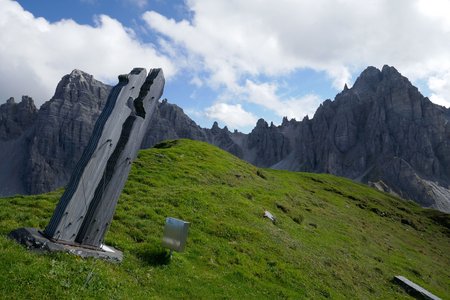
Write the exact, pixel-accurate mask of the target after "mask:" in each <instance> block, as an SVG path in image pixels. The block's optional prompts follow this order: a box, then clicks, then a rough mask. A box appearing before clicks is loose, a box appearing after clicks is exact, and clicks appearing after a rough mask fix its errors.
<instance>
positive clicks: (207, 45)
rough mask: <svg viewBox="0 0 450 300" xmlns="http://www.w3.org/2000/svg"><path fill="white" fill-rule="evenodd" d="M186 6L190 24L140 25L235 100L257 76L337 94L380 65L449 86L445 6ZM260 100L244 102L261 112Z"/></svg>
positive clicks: (401, 0) (349, 2)
mask: <svg viewBox="0 0 450 300" xmlns="http://www.w3.org/2000/svg"><path fill="white" fill-rule="evenodd" d="M187 6H188V8H189V9H190V10H191V12H192V15H191V16H192V18H191V19H190V20H181V21H175V20H173V19H170V18H167V17H165V16H163V15H161V14H159V13H157V12H154V11H149V12H146V13H145V14H144V16H143V18H144V20H145V21H146V22H147V24H148V26H149V27H150V28H151V29H153V30H154V31H156V32H158V33H159V34H161V35H163V36H164V37H165V42H166V43H169V44H172V45H173V48H174V49H181V51H178V52H177V54H176V56H178V57H179V56H185V55H189V56H190V58H191V60H190V61H191V64H195V65H199V66H202V69H201V71H202V72H204V73H203V76H202V78H201V79H202V81H203V82H206V83H208V84H209V85H210V86H212V87H225V88H226V89H227V91H228V92H230V91H231V92H235V93H236V94H242V89H243V88H249V87H252V85H251V84H250V86H249V84H248V81H246V79H252V80H256V79H258V78H259V76H264V77H265V78H267V81H266V82H267V83H268V84H269V87H271V88H272V90H277V87H276V86H275V87H274V85H276V80H273V79H274V78H277V77H278V76H286V75H289V74H290V73H291V72H294V71H296V70H301V69H313V70H316V71H321V72H326V74H327V75H328V76H329V77H330V78H331V80H332V82H333V85H334V86H335V87H336V89H338V90H340V89H342V87H343V85H344V83H351V80H352V77H354V76H355V75H358V74H355V73H356V72H359V71H361V70H362V69H363V68H365V67H366V66H368V65H374V66H376V67H381V66H382V65H384V64H389V65H393V66H395V67H397V68H398V69H399V70H400V71H401V72H402V73H403V74H404V75H405V76H408V77H409V78H410V79H412V80H413V81H414V80H425V81H426V80H428V79H429V78H432V77H433V76H434V77H437V78H440V80H445V81H446V82H447V80H449V78H448V77H446V76H445V74H447V73H448V70H449V69H450V56H449V55H448V49H450V21H449V20H450V18H448V12H449V7H450V1H449V0H397V1H390V0H368V1H359V0H334V1H333V0H316V1H309V0H297V1H289V0H280V1H277V2H276V4H275V3H272V4H271V3H270V2H269V1H267V2H261V1H259V0H246V1H240V0H216V1H209V0H188V1H187ZM192 58H195V60H192ZM205 74H206V75H205ZM196 76H200V75H198V74H197V75H196ZM200 77H201V76H200ZM429 82H430V83H432V82H433V80H431V81H429ZM441 85H443V86H447V83H444V84H441ZM267 87H268V86H266V88H267ZM260 88H264V86H260ZM430 88H431V89H432V91H433V93H434V95H436V96H435V97H434V99H437V97H440V98H442V99H450V93H449V92H448V90H447V89H446V88H439V89H433V88H432V87H431V86H430ZM272 96H275V98H277V97H278V98H279V95H277V94H276V93H275V95H274V93H272ZM262 99H263V98H260V100H257V99H250V101H252V102H258V101H259V102H260V104H261V105H263V106H264V105H266V106H267V104H265V103H264V102H263V101H268V100H267V99H266V100H262ZM269 102H270V101H269ZM310 102H311V103H313V102H314V101H310ZM288 103H290V102H289V101H288ZM292 103H294V104H292V108H295V107H299V106H301V105H298V103H300V100H299V101H292ZM273 109H275V107H274V108H273Z"/></svg>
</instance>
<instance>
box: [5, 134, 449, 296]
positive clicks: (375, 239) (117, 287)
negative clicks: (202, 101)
mask: <svg viewBox="0 0 450 300" xmlns="http://www.w3.org/2000/svg"><path fill="white" fill-rule="evenodd" d="M61 192H62V191H61V190H59V191H57V192H53V193H50V194H44V195H37V196H18V197H11V198H4V199H0V269H1V270H3V272H0V295H3V296H5V297H7V298H9V299H34V298H38V297H40V298H42V296H43V295H45V296H44V298H51V299H65V298H72V297H73V296H74V295H76V297H77V298H81V299H86V298H95V299H103V298H107V299H110V298H115V299H152V298H162V299H179V298H184V299H186V298H195V299H279V298H288V299H305V298H307V299H323V298H332V299H336V298H337V299H340V298H342V299H410V297H409V296H408V295H407V294H406V293H405V291H404V290H403V289H401V288H400V287H398V286H397V285H395V284H394V283H392V281H391V280H392V278H393V276H394V275H399V274H401V275H403V276H406V277H407V278H409V279H410V280H412V281H414V282H416V283H418V284H420V285H421V286H423V287H425V288H426V289H428V290H429V291H431V292H433V293H434V294H436V295H438V296H440V297H442V298H443V299H445V297H448V295H450V290H449V287H450V285H449V278H450V269H449V268H448V266H449V265H450V253H449V252H448V249H449V248H450V235H449V234H450V231H449V221H450V220H449V215H447V214H444V213H440V212H438V211H434V210H425V209H422V208H420V207H419V206H418V205H416V204H415V203H413V202H408V201H404V200H401V199H399V198H396V197H394V196H391V195H388V194H385V193H381V192H378V191H376V190H374V189H372V188H369V187H367V186H365V185H362V184H358V183H355V182H353V181H350V180H348V179H344V178H338V177H335V176H332V175H327V174H311V173H298V172H295V173H294V172H288V171H278V170H271V169H258V168H256V167H254V166H252V165H250V164H248V163H246V162H244V161H242V160H239V159H238V158H236V157H235V156H232V155H230V154H228V153H227V152H225V151H222V150H220V149H218V148H217V147H214V146H211V145H208V144H206V143H202V142H196V141H191V140H179V141H169V142H165V143H162V144H159V145H157V146H156V147H155V148H152V149H148V150H142V151H141V152H140V154H139V157H138V159H137V160H136V161H135V162H134V164H133V167H132V170H131V173H130V176H129V178H128V181H127V184H126V186H125V188H124V190H123V193H122V195H121V198H120V200H119V203H118V206H117V212H116V214H115V217H114V220H113V222H112V225H111V228H110V231H109V233H108V235H107V237H106V243H107V244H108V245H112V246H114V247H117V248H119V249H121V250H122V251H123V252H124V261H123V262H122V264H120V265H114V264H111V263H106V262H102V261H94V260H84V259H79V258H77V257H74V256H70V255H68V254H60V255H55V254H53V255H39V254H35V253H30V252H28V251H27V250H26V249H25V248H23V247H22V246H20V245H18V244H16V243H15V242H14V241H12V240H9V239H7V238H6V234H7V233H8V232H9V231H11V230H13V229H16V228H17V227H20V226H33V227H38V228H43V227H45V225H46V224H47V222H48V221H49V219H50V216H51V214H52V211H53V209H54V208H55V205H56V203H57V200H58V197H59V196H60V195H61ZM265 210H268V211H269V212H271V213H272V214H273V215H274V216H275V217H276V222H275V223H272V222H271V221H270V220H269V219H267V218H264V217H263V214H264V211H265ZM167 216H171V217H176V218H180V219H183V220H186V221H189V222H190V223H191V226H190V229H189V237H188V241H187V247H186V251H185V252H184V253H174V256H173V258H172V260H169V259H168V255H167V252H165V251H164V250H163V249H161V247H160V243H161V239H162V233H163V226H164V221H165V218H166V217H167Z"/></svg>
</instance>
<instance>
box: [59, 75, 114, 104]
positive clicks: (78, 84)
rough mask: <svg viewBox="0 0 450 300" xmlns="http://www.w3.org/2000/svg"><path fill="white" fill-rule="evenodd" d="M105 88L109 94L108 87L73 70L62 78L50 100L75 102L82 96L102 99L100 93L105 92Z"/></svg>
mask: <svg viewBox="0 0 450 300" xmlns="http://www.w3.org/2000/svg"><path fill="white" fill-rule="evenodd" d="M105 87H107V89H108V92H109V89H110V87H109V86H108V85H105V84H104V83H102V82H100V81H98V80H96V79H94V77H93V76H92V75H90V74H87V73H85V72H83V71H81V70H78V69H75V70H73V71H72V72H71V73H70V74H67V75H65V76H63V78H62V79H61V81H60V82H59V83H58V86H57V87H56V91H55V94H54V96H53V98H52V99H64V100H66V101H71V102H77V101H79V100H80V98H83V96H82V95H83V94H88V95H94V96H95V97H97V98H103V96H104V95H103V94H102V92H103V91H104V90H105ZM81 100H82V99H81ZM85 104H88V103H85Z"/></svg>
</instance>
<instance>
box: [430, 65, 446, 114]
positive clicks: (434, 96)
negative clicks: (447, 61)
mask: <svg viewBox="0 0 450 300" xmlns="http://www.w3.org/2000/svg"><path fill="white" fill-rule="evenodd" d="M428 86H429V87H430V90H431V96H430V100H431V101H433V102H434V103H436V104H439V105H442V106H446V107H450V97H448V98H444V97H443V96H442V95H450V71H449V72H447V73H445V74H442V75H440V76H439V75H438V76H433V77H430V79H428Z"/></svg>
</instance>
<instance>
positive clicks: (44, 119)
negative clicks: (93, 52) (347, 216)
mask: <svg viewBox="0 0 450 300" xmlns="http://www.w3.org/2000/svg"><path fill="white" fill-rule="evenodd" d="M110 88H111V87H109V86H107V85H104V84H102V83H101V82H99V81H96V80H95V79H94V78H93V77H92V76H91V75H89V74H86V73H84V72H82V71H79V70H74V71H73V72H72V73H71V74H69V75H66V76H64V77H63V79H62V80H61V82H60V83H59V84H58V87H57V89H56V92H55V96H54V97H53V98H52V99H51V100H50V101H49V102H47V103H46V104H44V105H43V107H41V109H40V110H39V111H38V112H37V117H36V121H35V122H34V124H35V125H32V126H31V127H33V126H34V131H33V132H34V134H32V135H31V137H29V138H28V140H31V146H27V147H28V148H29V149H30V150H29V151H28V152H27V153H28V154H26V155H23V156H24V157H28V159H27V164H26V167H25V172H24V173H25V174H27V175H26V176H28V177H26V178H22V179H20V180H18V181H17V182H21V180H22V181H24V183H23V186H24V188H22V190H19V191H16V193H41V192H44V191H49V190H52V189H55V188H57V187H59V186H62V185H64V184H65V183H66V182H67V181H68V178H69V175H70V171H71V168H73V166H74V165H75V163H76V160H77V159H78V158H79V156H80V155H81V152H82V148H84V146H85V144H87V140H88V138H89V134H90V130H92V126H93V123H94V122H95V118H96V116H98V114H99V113H100V110H101V108H102V105H103V104H104V101H105V99H106V97H107V94H108V92H109V89H110ZM3 106H4V105H2V106H0V111H1V107H3ZM0 115H1V114H0ZM449 120H450V110H449V109H446V108H444V107H441V106H438V105H436V104H433V103H432V102H431V101H430V100H429V99H428V98H426V97H423V96H422V95H421V94H420V92H419V91H418V89H417V88H416V87H414V86H413V85H412V84H411V83H410V82H409V80H408V79H407V78H406V77H403V76H402V75H401V74H400V73H399V72H398V71H397V70H396V69H395V68H393V67H389V66H384V67H383V68H382V69H381V70H378V69H377V68H375V67H368V68H367V69H366V70H364V71H363V72H362V73H361V75H360V76H359V77H358V78H357V80H356V81H355V84H354V85H353V86H352V87H351V88H348V86H346V87H344V89H343V91H341V92H340V93H338V94H337V95H336V97H335V99H334V101H332V100H329V99H328V100H325V101H324V102H323V103H322V104H321V105H320V106H319V107H318V109H317V111H316V113H315V114H314V116H313V117H312V118H311V119H309V118H308V117H305V118H304V119H303V120H302V121H296V120H288V119H287V118H283V121H282V124H281V125H279V126H274V125H273V124H270V125H269V124H268V123H267V122H266V121H265V120H263V119H260V120H258V122H257V124H256V126H255V128H254V129H253V130H252V131H251V132H250V133H248V134H243V133H240V132H237V131H234V132H230V131H229V130H228V128H227V127H225V128H220V127H219V126H218V124H217V122H215V123H214V124H213V126H212V127H211V128H210V129H206V128H201V127H199V126H198V125H197V124H196V123H195V122H194V121H193V120H191V119H190V118H189V117H188V116H187V115H186V114H185V113H184V112H183V110H182V109H181V108H179V107H178V106H176V105H173V104H170V103H168V102H167V100H163V101H162V102H161V103H159V105H158V108H157V109H156V111H155V115H154V117H153V119H152V120H151V124H150V126H149V130H148V132H147V134H146V137H145V139H144V142H143V145H142V146H143V148H148V147H151V146H153V145H155V144H156V143H158V142H160V141H162V140H165V139H176V138H190V139H195V140H200V141H206V142H209V143H211V144H214V145H216V146H219V147H220V148H222V149H224V150H227V151H228V152H230V153H232V154H234V155H236V156H237V157H239V158H242V159H244V160H246V161H248V162H250V163H252V164H254V165H256V166H259V167H272V168H277V169H287V170H292V171H307V172H316V173H331V174H335V175H338V176H344V177H347V178H351V179H353V180H357V181H361V182H363V183H366V184H369V185H372V186H374V187H376V188H378V189H381V190H384V191H386V192H391V193H395V194H398V195H400V196H402V197H403V198H407V199H412V200H414V201H416V202H418V203H420V204H421V205H422V206H424V207H434V208H437V209H440V210H442V211H447V212H450V124H449V122H448V121H449ZM0 124H2V122H1V120H0ZM0 128H2V127H1V126H0ZM0 133H1V131H0ZM0 146H2V144H0ZM2 147H3V148H5V149H9V148H11V147H12V148H14V147H13V146H11V142H9V144H8V145H6V146H5V145H3V146H2ZM2 147H0V150H2V149H3V148H2ZM8 147H9V148H8ZM2 151H3V150H2ZM1 168H2V167H1V166H0V170H1ZM0 173H1V172H0ZM29 174H31V176H30V175H29ZM0 176H1V174H0ZM22 177H23V176H22ZM17 185H20V184H17ZM0 194H3V195H5V192H4V191H3V190H0Z"/></svg>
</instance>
